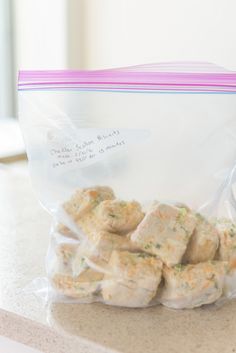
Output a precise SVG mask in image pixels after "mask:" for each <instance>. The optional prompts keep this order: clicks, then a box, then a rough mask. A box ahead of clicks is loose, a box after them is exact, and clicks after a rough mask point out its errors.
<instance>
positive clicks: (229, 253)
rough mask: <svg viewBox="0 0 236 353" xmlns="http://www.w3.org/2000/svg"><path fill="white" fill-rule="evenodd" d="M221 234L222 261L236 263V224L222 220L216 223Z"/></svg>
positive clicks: (220, 249)
mask: <svg viewBox="0 0 236 353" xmlns="http://www.w3.org/2000/svg"><path fill="white" fill-rule="evenodd" d="M216 227H217V229H218V232H219V238H220V247H219V251H218V257H219V259H220V260H223V261H229V262H233V263H235V262H236V224H235V223H233V222H232V221H231V220H228V219H222V220H219V221H218V222H217V223H216Z"/></svg>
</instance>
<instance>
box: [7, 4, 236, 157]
mask: <svg viewBox="0 0 236 353" xmlns="http://www.w3.org/2000/svg"><path fill="white" fill-rule="evenodd" d="M235 13H236V1H235V0H225V1H222V0H178V1H176V0H119V1H117V0H49V1H48V0H40V1H36V0H0V121H1V125H0V150H1V147H3V135H4V136H6V134H5V129H6V124H5V118H14V117H16V116H17V94H16V82H17V73H18V70H19V69H64V68H70V69H99V68H109V67H116V66H118V67H119V66H127V65H135V64H142V63H151V62H162V61H176V60H191V61H192V60H197V61H198V60H202V61H209V62H214V63H216V64H218V65H222V66H225V67H226V68H228V69H232V70H236V40H235V38H236V23H235ZM3 120H4V121H3ZM11 123H12V124H13V122H12V120H11ZM7 125H8V126H9V122H8V124H7ZM3 126H4V128H3ZM12 129H14V128H12ZM3 131H4V134H3ZM12 131H13V130H11V132H10V135H11V136H13V135H12V134H13V132H12ZM1 133H2V135H1ZM13 140H14V138H12V139H11V143H10V144H11V145H13ZM7 143H8V145H9V139H8V141H7V142H6V137H5V142H4V144H5V145H6V144H7ZM0 157H1V155H0Z"/></svg>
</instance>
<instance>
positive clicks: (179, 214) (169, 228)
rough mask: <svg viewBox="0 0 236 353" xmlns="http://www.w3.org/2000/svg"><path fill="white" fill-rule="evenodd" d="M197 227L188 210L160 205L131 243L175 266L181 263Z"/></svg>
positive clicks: (138, 230)
mask: <svg viewBox="0 0 236 353" xmlns="http://www.w3.org/2000/svg"><path fill="white" fill-rule="evenodd" d="M195 225H196V217H195V215H193V214H192V213H191V212H190V211H189V210H188V209H186V208H184V207H181V208H178V207H176V206H171V205H167V204H161V203H160V204H157V205H154V206H153V208H152V209H151V211H150V212H148V213H147V214H146V216H145V217H144V219H143V221H142V222H141V223H140V224H139V225H138V227H137V229H136V230H135V231H134V233H133V234H132V236H131V240H132V241H133V242H134V243H135V244H136V245H137V246H139V247H140V248H141V249H142V250H143V251H146V252H147V253H150V254H153V255H157V256H158V257H160V258H161V260H162V261H163V262H164V263H165V264H166V265H167V266H173V265H176V264H178V263H179V262H181V259H182V256H183V254H184V252H185V251H186V248H187V244H188V241H189V239H190V237H191V235H192V233H193V230H194V228H195Z"/></svg>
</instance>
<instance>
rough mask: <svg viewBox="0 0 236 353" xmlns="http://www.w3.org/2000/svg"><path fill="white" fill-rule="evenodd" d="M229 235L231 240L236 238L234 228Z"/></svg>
mask: <svg viewBox="0 0 236 353" xmlns="http://www.w3.org/2000/svg"><path fill="white" fill-rule="evenodd" d="M229 235H230V237H231V238H233V237H234V236H235V229H234V228H233V227H232V228H230V230H229Z"/></svg>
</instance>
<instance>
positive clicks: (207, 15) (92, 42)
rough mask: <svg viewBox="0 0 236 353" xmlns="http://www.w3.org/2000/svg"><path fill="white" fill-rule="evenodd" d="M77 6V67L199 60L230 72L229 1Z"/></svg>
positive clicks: (147, 0)
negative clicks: (81, 10) (80, 31)
mask: <svg viewBox="0 0 236 353" xmlns="http://www.w3.org/2000/svg"><path fill="white" fill-rule="evenodd" d="M82 2H83V3H84V4H86V6H85V18H86V21H84V26H85V28H84V33H85V36H84V43H83V48H84V51H83V52H82V53H81V57H82V59H81V63H82V65H83V67H87V68H98V67H113V66H123V65H132V64H139V63H148V62H159V61H173V60H203V61H210V62H215V63H218V64H219V65H223V66H226V67H228V68H229V69H235V70H236V20H235V15H236V1H235V0H224V1H223V0H119V1H117V0H83V1H82ZM74 36H75V37H76V33H74ZM74 40H76V38H74ZM73 66H75V65H73Z"/></svg>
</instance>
